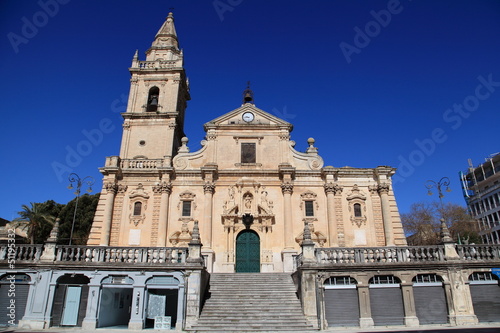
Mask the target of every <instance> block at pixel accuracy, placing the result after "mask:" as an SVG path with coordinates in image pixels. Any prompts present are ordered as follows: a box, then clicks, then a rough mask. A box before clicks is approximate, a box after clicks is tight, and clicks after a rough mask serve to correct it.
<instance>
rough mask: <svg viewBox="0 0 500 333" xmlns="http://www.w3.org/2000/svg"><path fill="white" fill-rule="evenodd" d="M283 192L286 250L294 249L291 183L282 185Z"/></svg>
mask: <svg viewBox="0 0 500 333" xmlns="http://www.w3.org/2000/svg"><path fill="white" fill-rule="evenodd" d="M281 191H282V192H283V201H284V205H283V206H284V209H285V211H284V214H283V216H284V230H283V231H284V232H283V233H284V236H285V249H292V248H293V234H292V232H293V230H292V226H293V224H292V193H293V184H292V183H291V182H284V183H282V184H281Z"/></svg>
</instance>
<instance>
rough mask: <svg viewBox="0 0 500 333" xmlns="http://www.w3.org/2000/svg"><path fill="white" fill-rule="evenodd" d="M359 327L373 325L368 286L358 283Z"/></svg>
mask: <svg viewBox="0 0 500 333" xmlns="http://www.w3.org/2000/svg"><path fill="white" fill-rule="evenodd" d="M358 300H359V327H362V328H367V327H373V326H374V323H373V318H372V309H371V307H370V288H369V287H368V285H360V284H358Z"/></svg>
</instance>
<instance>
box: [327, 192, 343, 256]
mask: <svg viewBox="0 0 500 333" xmlns="http://www.w3.org/2000/svg"><path fill="white" fill-rule="evenodd" d="M323 186H324V188H325V193H326V211H327V217H328V245H329V246H330V247H333V246H339V240H338V234H337V221H336V218H335V194H336V193H337V192H341V191H342V187H340V186H339V185H338V184H334V183H326V184H325V185H323Z"/></svg>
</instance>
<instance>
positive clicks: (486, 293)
mask: <svg viewBox="0 0 500 333" xmlns="http://www.w3.org/2000/svg"><path fill="white" fill-rule="evenodd" d="M470 293H471V296H472V305H473V306H474V313H475V314H476V316H477V319H478V320H479V322H483V323H484V322H500V286H498V284H472V283H471V284H470Z"/></svg>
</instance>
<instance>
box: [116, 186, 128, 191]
mask: <svg viewBox="0 0 500 333" xmlns="http://www.w3.org/2000/svg"><path fill="white" fill-rule="evenodd" d="M117 188H118V193H125V192H127V188H128V186H127V185H118V186H117Z"/></svg>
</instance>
